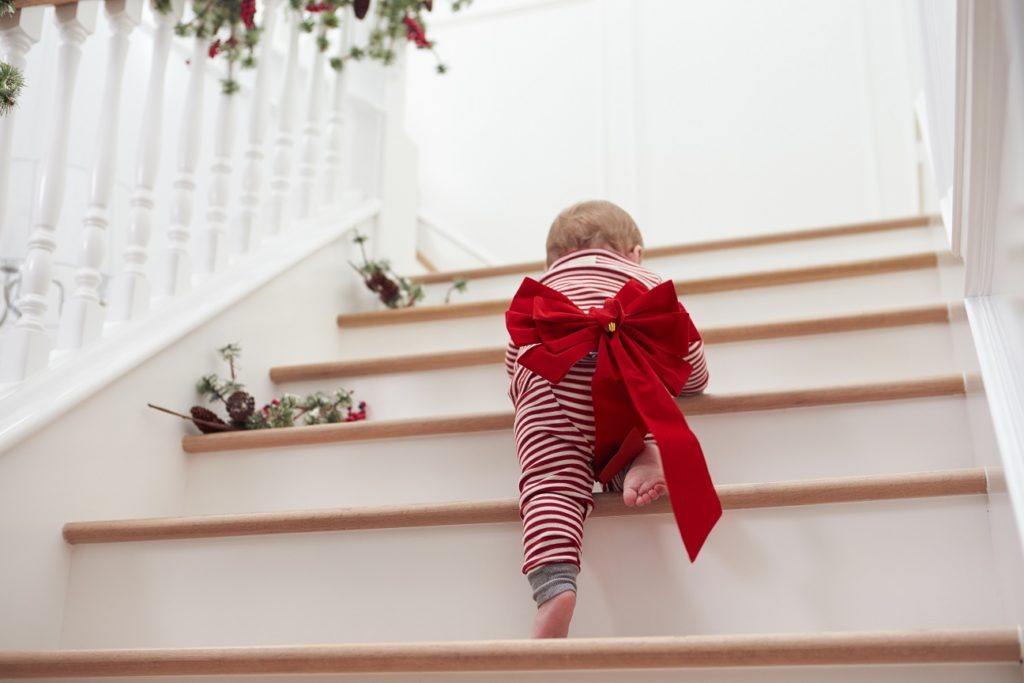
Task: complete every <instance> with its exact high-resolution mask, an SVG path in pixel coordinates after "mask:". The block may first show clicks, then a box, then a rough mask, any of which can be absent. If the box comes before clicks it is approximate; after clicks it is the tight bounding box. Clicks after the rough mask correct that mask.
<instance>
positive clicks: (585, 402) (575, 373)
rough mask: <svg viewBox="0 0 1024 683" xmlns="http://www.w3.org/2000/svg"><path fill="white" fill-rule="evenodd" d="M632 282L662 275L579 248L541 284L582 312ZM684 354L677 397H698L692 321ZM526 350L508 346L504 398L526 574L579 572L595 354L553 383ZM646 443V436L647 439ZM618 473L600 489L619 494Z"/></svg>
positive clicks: (587, 503)
mask: <svg viewBox="0 0 1024 683" xmlns="http://www.w3.org/2000/svg"><path fill="white" fill-rule="evenodd" d="M630 279H634V280H637V281H639V282H641V283H642V284H643V285H645V286H646V287H647V288H652V287H654V286H656V285H658V284H659V283H660V282H661V278H660V277H658V276H657V275H655V274H654V273H652V272H651V271H649V270H647V269H646V268H643V267H642V266H639V265H637V264H635V263H633V262H631V261H629V260H628V259H626V258H625V257H623V256H620V255H619V254H616V253H614V252H611V251H608V250H605V249H581V250H578V251H573V252H570V253H569V254H567V255H565V256H563V257H562V258H560V259H559V260H557V261H555V262H554V263H553V264H552V265H551V268H549V269H548V271H547V272H546V273H545V274H544V276H543V277H542V278H541V279H540V282H541V284H544V285H547V286H548V287H551V288H552V289H555V290H557V291H559V292H561V293H562V294H564V295H565V296H567V297H568V298H569V299H570V300H571V301H572V302H573V303H574V304H576V306H578V307H579V308H580V309H581V310H583V311H586V310H589V309H590V308H593V307H595V306H601V305H603V304H604V302H605V300H606V299H608V298H611V297H614V296H615V295H616V294H618V292H619V290H620V289H621V288H622V286H623V285H625V284H626V283H627V282H628V281H629V280H630ZM690 339H691V340H692V341H691V343H690V348H689V352H688V353H687V355H686V358H685V360H686V361H687V362H688V363H690V365H691V366H692V367H693V373H692V374H691V375H690V378H689V379H688V380H687V382H686V386H685V387H684V388H683V391H682V394H696V393H700V392H701V391H703V390H704V388H705V387H706V386H707V383H708V371H707V365H706V364H705V361H704V345H703V342H702V341H701V339H700V335H699V334H698V333H697V330H696V328H693V326H692V323H691V329H690ZM527 348H529V347H522V348H519V347H516V346H514V345H513V344H511V343H510V344H509V346H508V348H507V350H506V353H505V369H506V371H507V372H508V374H509V377H510V378H511V386H510V388H509V396H510V397H511V398H512V402H513V403H514V405H515V439H516V454H517V456H518V458H519V467H520V470H521V472H522V474H521V476H520V479H519V511H520V515H521V516H522V518H523V553H524V556H525V558H524V562H523V573H524V574H528V573H529V572H531V571H533V570H534V569H536V568H537V567H540V566H543V565H550V564H557V563H570V564H574V565H576V566H577V567H579V564H580V546H581V544H582V542H583V521H584V520H585V519H586V518H587V516H588V515H589V514H590V511H591V510H592V509H593V506H594V501H593V489H594V482H595V474H594V470H593V465H592V463H593V458H594V409H593V405H592V400H591V389H590V380H591V378H592V377H593V374H594V371H595V369H596V368H597V359H596V354H591V355H590V356H588V357H585V358H584V359H583V360H581V361H580V362H578V363H577V364H576V365H575V366H573V368H572V369H571V370H570V371H569V373H568V374H567V375H566V376H565V378H564V379H563V380H562V381H561V382H559V383H558V384H552V383H550V382H548V381H547V380H545V379H544V378H542V377H540V376H539V375H536V374H534V373H533V372H531V371H530V370H528V369H526V368H524V367H523V366H521V365H519V364H517V363H516V359H517V358H518V357H519V354H520V352H522V351H525V350H526V349H527ZM647 438H648V440H650V439H651V437H650V435H648V437H647ZM622 477H623V473H620V474H619V475H617V476H616V477H615V478H614V479H613V480H612V481H611V482H609V483H608V484H606V485H605V487H604V488H605V490H608V491H621V490H622Z"/></svg>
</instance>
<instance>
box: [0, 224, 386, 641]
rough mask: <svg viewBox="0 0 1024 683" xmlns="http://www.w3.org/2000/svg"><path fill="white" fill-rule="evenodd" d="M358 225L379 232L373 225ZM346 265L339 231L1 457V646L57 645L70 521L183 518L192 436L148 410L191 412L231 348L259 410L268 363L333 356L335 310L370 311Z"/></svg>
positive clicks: (267, 392)
mask: <svg viewBox="0 0 1024 683" xmlns="http://www.w3.org/2000/svg"><path fill="white" fill-rule="evenodd" d="M360 229H361V230H362V231H363V232H366V233H369V234H370V235H373V234H374V226H373V224H367V225H364V226H361V228H360ZM353 258H357V256H356V255H355V254H353V253H352V244H351V241H350V235H348V234H346V235H345V236H344V237H343V238H341V239H339V240H337V241H336V242H334V243H332V244H329V245H328V246H326V247H324V248H323V249H320V250H319V251H318V252H317V253H315V254H314V255H313V256H310V257H309V258H307V259H305V260H304V261H302V262H301V263H299V264H297V265H296V266H295V267H294V268H292V269H290V270H289V271H287V272H285V273H283V274H282V275H280V276H278V277H277V278H275V279H274V280H273V281H271V282H270V283H269V284H267V285H265V286H263V287H261V288H260V289H258V290H256V291H255V292H253V293H252V294H250V295H249V296H248V297H246V298H245V299H243V300H241V301H240V302H238V303H237V304H235V305H233V306H232V307H231V308H230V309H229V310H227V311H225V312H224V313H221V314H220V315H218V316H217V317H216V318H214V319H213V320H211V321H210V322H208V323H206V324H204V325H202V326H200V327H199V328H197V329H195V330H193V331H192V332H190V333H189V334H188V335H186V336H185V337H183V338H182V339H181V340H179V341H177V342H176V343H174V344H173V345H172V346H170V347H169V348H167V349H165V350H164V351H162V352H160V353H158V354H156V355H155V356H153V357H152V358H151V359H149V360H148V361H147V362H145V363H143V364H142V365H140V366H139V367H137V368H135V369H133V370H131V371H130V372H128V373H126V374H125V375H123V376H122V377H120V378H118V379H117V380H115V381H113V382H111V383H110V384H109V385H108V386H106V387H104V388H103V389H102V390H100V391H98V392H97V393H96V394H95V395H93V396H92V397H90V398H89V399H87V400H86V401H84V402H82V403H80V404H78V405H76V406H75V407H74V408H72V409H70V410H68V411H67V412H66V413H64V414H61V415H59V416H58V417H57V418H56V419H55V420H54V421H53V423H52V424H50V425H49V426H47V427H45V428H43V429H40V430H39V431H38V432H37V433H35V434H33V435H32V436H30V437H28V438H26V439H25V440H23V441H21V442H20V443H18V444H17V445H15V446H14V447H12V448H10V449H8V450H6V451H0V649H5V650H6V649H20V648H53V647H57V646H58V644H59V637H60V629H61V623H62V617H63V609H64V596H65V590H66V587H67V580H68V568H69V563H70V559H71V548H70V547H69V546H68V545H66V544H65V543H64V541H63V539H62V538H61V528H62V526H63V524H64V523H65V522H68V521H73V520H85V519H113V518H123V517H139V516H160V515H175V514H183V513H184V511H185V508H184V505H185V500H186V498H187V477H186V471H187V467H188V457H187V456H186V455H185V453H184V452H183V451H182V450H181V436H182V435H183V434H185V433H194V432H195V429H194V428H193V427H192V426H191V425H189V424H187V423H186V422H184V421H183V420H179V419H177V418H174V417H171V416H168V415H163V414H161V413H158V412H156V411H154V410H151V409H149V408H147V407H146V403H147V402H151V403H154V404H157V405H161V406H165V407H167V408H171V409H174V410H178V411H180V412H187V411H188V408H189V407H190V406H191V405H194V404H196V403H197V402H199V401H198V400H197V396H196V394H195V390H194V388H193V387H194V382H195V381H196V380H197V379H199V377H201V376H202V375H204V374H206V373H209V372H217V373H219V374H221V375H222V376H224V375H225V374H226V370H225V368H224V363H223V362H222V361H221V360H220V359H219V358H218V355H217V351H216V349H217V348H219V347H221V346H223V345H225V344H227V343H231V342H238V343H240V344H241V345H242V349H243V355H242V359H241V362H240V364H239V365H240V368H241V369H240V377H239V379H240V380H241V381H242V382H244V383H245V384H246V385H247V389H248V390H249V391H250V393H252V395H253V396H254V397H255V398H256V400H257V401H258V402H259V403H258V405H260V404H262V403H265V402H267V401H268V400H269V399H270V398H271V397H272V396H274V395H279V394H280V393H281V389H279V388H277V387H275V386H274V385H272V384H271V382H270V379H269V375H268V369H269V368H270V367H271V366H273V365H278V364H287V363H296V362H301V361H309V360H310V359H313V358H334V357H336V356H337V354H338V348H339V344H340V336H339V334H338V329H337V325H336V323H335V316H336V314H337V313H338V312H341V311H347V310H352V309H354V308H366V307H371V306H373V303H372V300H373V295H372V294H371V293H370V292H368V291H367V290H366V289H365V288H363V286H362V283H361V282H360V281H359V278H358V276H356V274H355V273H352V272H351V270H350V268H349V266H348V264H347V261H348V260H349V259H353ZM325 283H329V284H325ZM341 385H342V383H338V382H323V383H319V387H318V388H320V389H323V390H325V391H330V390H332V389H334V388H336V387H338V386H341ZM220 412H221V413H222V414H223V411H220Z"/></svg>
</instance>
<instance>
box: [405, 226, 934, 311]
mask: <svg viewBox="0 0 1024 683" xmlns="http://www.w3.org/2000/svg"><path fill="white" fill-rule="evenodd" d="M934 232H935V228H929V227H923V228H902V229H900V230H893V231H889V232H886V233H884V237H881V236H880V235H879V234H877V233H875V234H870V233H869V234H864V235H849V236H846V237H829V238H822V239H814V240H801V241H799V242H787V243H783V244H771V245H764V246H760V247H741V248H736V249H723V250H717V251H709V252H704V253H697V254H680V255H677V256H661V257H658V258H645V259H644V261H643V265H644V266H645V267H647V268H650V269H651V270H653V271H654V272H655V273H658V274H659V275H661V276H662V277H664V278H672V279H687V280H691V279H694V278H703V277H717V276H720V275H732V274H736V273H749V272H762V271H766V270H775V269H781V268H800V267H803V266H809V265H813V264H819V263H842V262H846V261H857V260H861V259H870V258H887V257H892V256H900V255H904V254H912V253H918V252H922V251H929V250H931V249H933V248H935V241H934ZM543 248H544V245H543V244H538V245H537V258H538V259H542V258H544V251H543ZM527 275H528V276H529V277H532V278H535V279H536V278H539V277H540V276H541V275H543V273H542V272H533V273H527V274H517V275H502V276H499V277H486V278H470V279H469V286H468V287H467V289H466V291H465V292H464V293H461V294H460V293H454V294H452V301H481V300H485V299H494V298H497V297H502V296H510V295H511V293H512V292H515V290H516V288H517V287H519V284H520V283H521V282H522V281H523V277H525V276H527ZM450 286H451V285H450V284H447V283H445V284H431V285H426V286H425V289H426V294H427V297H426V299H425V303H443V302H444V298H445V294H446V292H447V290H448V288H449V287H450Z"/></svg>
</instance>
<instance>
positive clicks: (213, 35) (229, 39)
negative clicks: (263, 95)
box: [154, 0, 262, 95]
mask: <svg viewBox="0 0 1024 683" xmlns="http://www.w3.org/2000/svg"><path fill="white" fill-rule="evenodd" d="M154 2H158V3H164V4H162V5H161V6H163V7H166V10H165V11H170V3H169V2H168V1H167V0H154ZM192 10H193V16H192V18H191V19H190V20H189V21H182V22H178V24H177V25H176V26H175V27H174V32H175V34H177V35H179V36H195V38H196V39H197V40H204V39H206V40H209V41H210V46H209V49H208V50H207V56H208V57H210V58H211V59H213V58H214V57H217V56H218V55H220V56H223V58H224V59H225V60H227V63H228V75H227V78H224V79H222V80H221V89H222V92H223V93H224V94H225V95H231V94H233V93H236V92H238V90H239V87H240V86H239V85H238V81H237V80H235V67H236V65H238V66H241V68H243V69H251V68H253V67H255V66H256V54H255V51H256V46H257V45H258V44H259V42H260V34H261V33H262V29H261V28H260V27H259V26H257V25H256V0H194V2H193V3H192Z"/></svg>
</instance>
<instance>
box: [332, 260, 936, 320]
mask: <svg viewBox="0 0 1024 683" xmlns="http://www.w3.org/2000/svg"><path fill="white" fill-rule="evenodd" d="M937 265H938V254H936V253H935V252H922V253H917V254H907V255H904V256H891V257H885V258H873V259H863V260H860V261H847V262H843V263H831V264H824V265H819V266H800V267H796V268H782V269H779V270H769V271H761V272H754V273H742V274H739V275H724V276H715V277H707V278H700V279H695V280H676V281H675V285H676V291H677V292H678V293H679V294H680V295H691V294H710V293H713V292H725V291H733V290H740V289H753V288H757V287H775V286H779V285H791V284H798V283H802V282H820V281H824V280H835V279H839V278H845V277H862V276H867V275H881V274H883V273H895V272H900V271H905V270H919V269H921V268H934V267H935V266H937ZM507 308H508V300H507V299H491V300H487V301H470V302H466V303H453V304H439V305H433V306H413V307H410V308H399V309H385V310H376V311H363V312H359V313H344V314H341V315H339V316H338V318H337V323H338V326H339V327H346V328H347V327H366V326H371V325H389V324H401V323H414V322H427V321H433V320H451V319H455V318H475V317H478V316H485V315H499V314H502V313H504V312H505V310H506V309H507Z"/></svg>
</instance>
